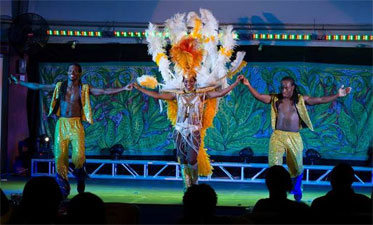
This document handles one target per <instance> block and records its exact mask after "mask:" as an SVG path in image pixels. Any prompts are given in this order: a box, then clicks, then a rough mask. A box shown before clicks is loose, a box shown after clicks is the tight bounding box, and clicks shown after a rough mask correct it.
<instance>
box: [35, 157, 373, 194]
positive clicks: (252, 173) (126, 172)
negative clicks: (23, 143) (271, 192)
mask: <svg viewBox="0 0 373 225" xmlns="http://www.w3.org/2000/svg"><path fill="white" fill-rule="evenodd" d="M70 164H71V160H70ZM211 165H212V166H213V168H214V170H213V171H214V173H213V175H212V176H207V177H200V178H199V180H201V181H220V182H240V183H264V181H265V180H264V171H265V170H266V169H267V168H268V164H264V163H239V162H213V163H211ZM285 167H286V166H285ZM86 168H87V172H88V174H89V177H90V178H91V179H137V180H181V172H180V165H179V164H178V163H177V162H172V161H171V162H170V161H146V160H108V159H87V160H86ZM353 168H354V170H355V173H356V174H355V178H356V179H355V182H354V184H353V185H354V186H366V187H373V168H372V167H353ZM332 169H333V166H322V165H304V177H303V179H304V181H303V183H304V184H310V185H329V184H330V182H329V181H328V175H329V173H330V172H331V170H332ZM71 172H72V167H69V177H73V175H72V174H71ZM55 173H56V171H55V167H54V160H53V159H32V164H31V176H55Z"/></svg>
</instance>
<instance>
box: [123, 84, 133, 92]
mask: <svg viewBox="0 0 373 225" xmlns="http://www.w3.org/2000/svg"><path fill="white" fill-rule="evenodd" d="M132 89H133V86H132V84H127V85H126V86H125V87H124V90H126V91H132Z"/></svg>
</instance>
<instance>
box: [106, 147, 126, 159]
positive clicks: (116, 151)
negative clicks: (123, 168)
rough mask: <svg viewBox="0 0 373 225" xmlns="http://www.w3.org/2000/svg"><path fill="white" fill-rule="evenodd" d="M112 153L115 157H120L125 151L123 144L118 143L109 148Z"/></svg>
mask: <svg viewBox="0 0 373 225" xmlns="http://www.w3.org/2000/svg"><path fill="white" fill-rule="evenodd" d="M109 152H110V155H111V157H112V158H113V159H118V158H119V157H120V156H121V155H122V153H123V152H124V148H123V145H121V144H116V145H113V146H112V147H111V148H110V149H109Z"/></svg>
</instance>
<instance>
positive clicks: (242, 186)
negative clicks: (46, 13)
mask: <svg viewBox="0 0 373 225" xmlns="http://www.w3.org/2000/svg"><path fill="white" fill-rule="evenodd" d="M28 179H29V178H28V177H8V178H7V179H2V180H1V183H0V184H1V185H0V187H1V188H2V189H3V191H4V192H5V194H6V195H7V196H8V197H9V198H10V196H11V195H12V194H21V193H22V190H23V187H24V185H25V183H26V182H27V180H28ZM200 183H202V182H200ZM204 183H207V184H209V185H211V186H212V187H213V188H214V189H215V191H216V193H217V195H218V205H219V206H233V207H234V206H236V207H252V206H254V205H255V203H256V202H257V201H258V200H259V199H261V198H267V197H268V191H267V188H266V186H265V184H261V183H227V182H204ZM71 189H72V191H71V194H70V196H69V198H72V197H74V196H75V195H76V194H77V191H76V182H75V180H74V179H71ZM329 190H330V186H318V185H317V186H316V185H303V191H304V193H303V199H302V200H303V201H304V202H305V203H306V204H309V205H310V204H311V202H312V201H313V199H315V198H317V197H319V196H322V195H325V194H326V193H327V192H328V191H329ZM354 190H355V192H356V193H360V194H365V195H367V196H368V197H371V193H372V187H354ZM86 191H87V192H92V193H94V194H96V195H98V196H100V197H101V198H102V199H103V200H104V202H123V203H133V204H168V205H181V204H182V196H183V187H182V183H181V181H155V180H118V179H116V180H109V179H88V180H87V185H86ZM288 198H289V199H293V197H292V195H289V197H288Z"/></svg>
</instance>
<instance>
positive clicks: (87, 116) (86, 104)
mask: <svg viewBox="0 0 373 225" xmlns="http://www.w3.org/2000/svg"><path fill="white" fill-rule="evenodd" d="M61 85H62V82H58V83H57V84H56V87H55V88H54V92H53V97H52V101H51V104H50V107H49V114H48V116H50V115H52V113H53V112H56V115H57V116H60V115H61V107H60V106H59V105H58V109H55V107H57V106H56V104H57V100H58V98H59V95H60V89H61ZM80 100H81V102H82V113H81V115H82V120H84V121H87V122H88V123H90V124H93V119H92V109H91V102H90V100H89V85H88V84H82V90H81V95H80ZM55 110H56V111H55Z"/></svg>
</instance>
